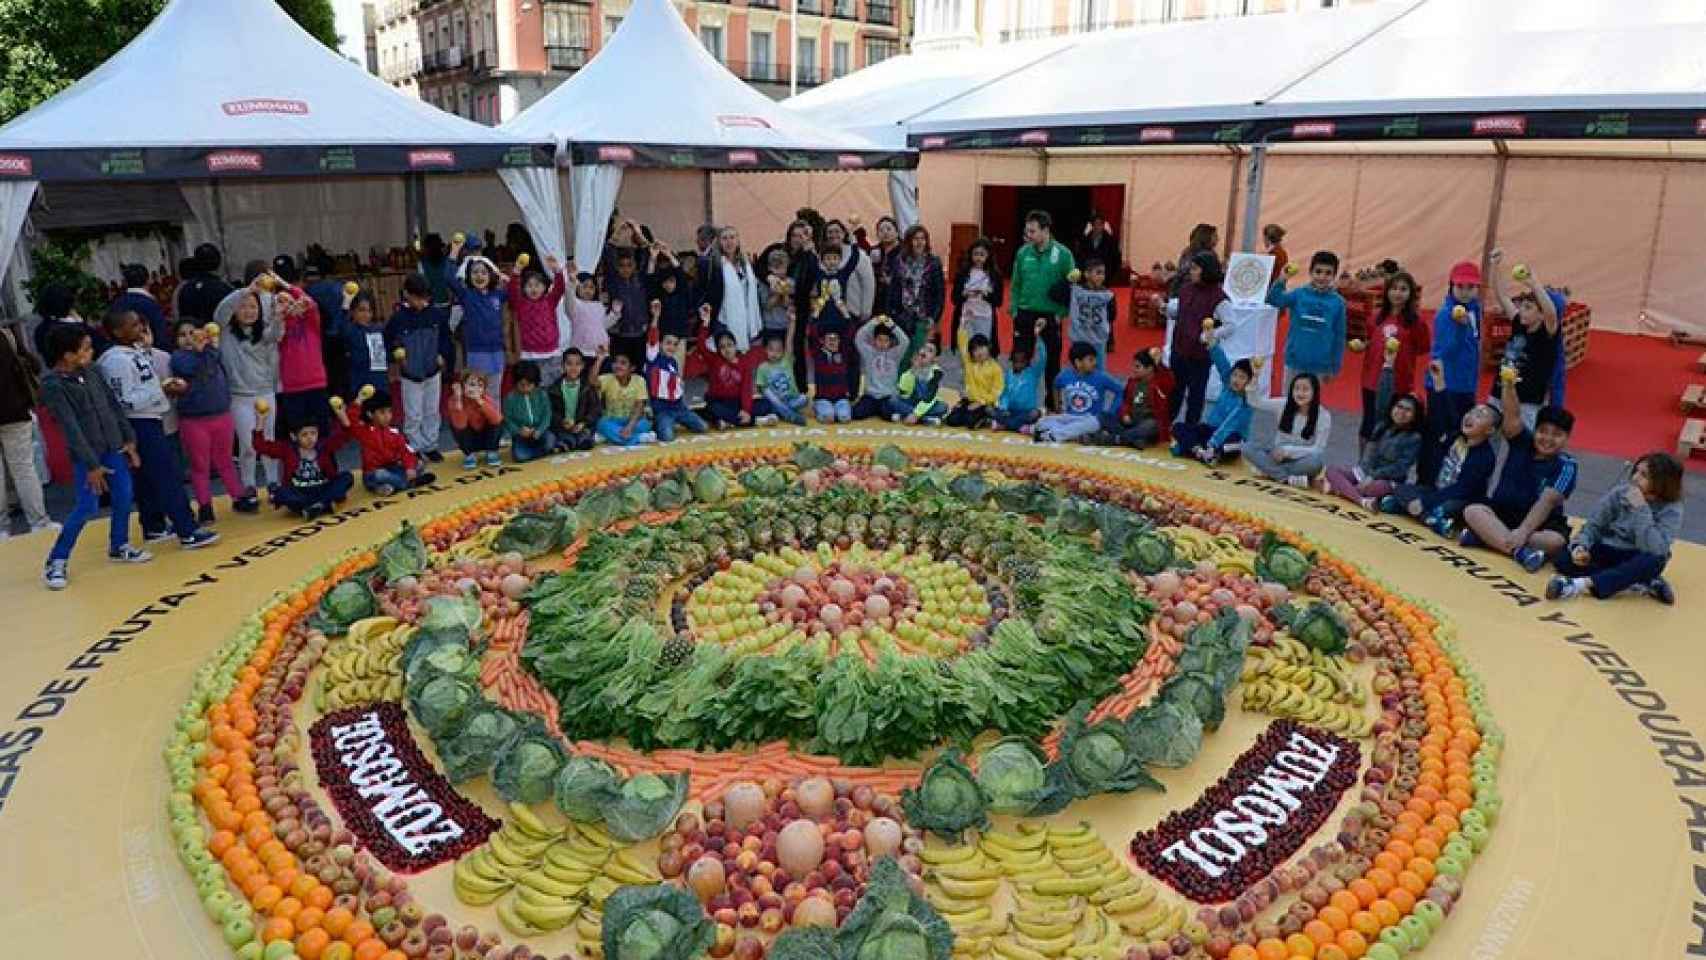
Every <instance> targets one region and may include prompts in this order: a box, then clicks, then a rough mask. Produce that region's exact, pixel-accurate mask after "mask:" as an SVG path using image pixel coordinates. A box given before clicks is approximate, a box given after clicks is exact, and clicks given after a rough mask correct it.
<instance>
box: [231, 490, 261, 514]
mask: <svg viewBox="0 0 1706 960" xmlns="http://www.w3.org/2000/svg"><path fill="white" fill-rule="evenodd" d="M231 509H232V511H233V512H236V513H260V512H261V501H260V500H258V499H256V497H255V495H254V494H253V493H250V494H248V495H247V496H242V497H238V498H237V499H235V500H233V501H231Z"/></svg>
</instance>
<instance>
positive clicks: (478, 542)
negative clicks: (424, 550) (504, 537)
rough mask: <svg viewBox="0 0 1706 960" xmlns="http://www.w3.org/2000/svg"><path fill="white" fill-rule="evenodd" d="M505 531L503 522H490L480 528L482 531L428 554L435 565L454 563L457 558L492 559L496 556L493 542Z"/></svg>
mask: <svg viewBox="0 0 1706 960" xmlns="http://www.w3.org/2000/svg"><path fill="white" fill-rule="evenodd" d="M502 532H503V525H502V524H497V523H494V524H488V525H486V526H484V527H481V528H480V532H479V533H476V534H474V535H473V536H471V537H469V538H468V539H466V540H459V541H457V542H456V543H453V544H451V545H450V547H449V548H448V549H445V550H442V551H440V550H434V551H430V552H429V554H428V560H429V562H431V563H432V564H433V565H434V566H439V565H442V564H445V563H454V562H456V561H457V560H490V559H491V558H492V557H494V556H496V555H497V554H496V552H495V551H493V550H492V542H493V541H495V540H497V538H498V534H500V533H502Z"/></svg>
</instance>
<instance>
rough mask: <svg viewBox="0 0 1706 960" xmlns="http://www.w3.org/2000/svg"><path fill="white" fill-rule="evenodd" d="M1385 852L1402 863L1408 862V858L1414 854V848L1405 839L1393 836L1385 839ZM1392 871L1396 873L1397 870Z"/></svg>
mask: <svg viewBox="0 0 1706 960" xmlns="http://www.w3.org/2000/svg"><path fill="white" fill-rule="evenodd" d="M1386 852H1387V853H1390V854H1392V855H1393V856H1395V857H1397V858H1398V862H1399V863H1401V864H1402V863H1407V862H1409V860H1410V858H1411V857H1413V856H1415V855H1416V848H1415V847H1412V846H1410V844H1409V843H1407V842H1406V841H1403V840H1399V839H1397V838H1396V837H1394V838H1393V839H1391V840H1388V841H1386ZM1393 872H1394V873H1396V872H1397V871H1393Z"/></svg>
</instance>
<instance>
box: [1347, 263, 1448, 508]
mask: <svg viewBox="0 0 1706 960" xmlns="http://www.w3.org/2000/svg"><path fill="white" fill-rule="evenodd" d="M1419 293H1420V291H1418V290H1417V289H1416V279H1415V278H1414V277H1412V276H1410V275H1409V274H1408V273H1405V272H1404V271H1402V270H1400V271H1398V272H1397V273H1394V274H1393V275H1392V276H1390V277H1388V278H1386V291H1385V292H1384V293H1383V294H1382V295H1381V298H1380V310H1379V311H1378V312H1377V313H1376V314H1375V317H1374V322H1373V324H1371V325H1370V331H1369V342H1368V343H1367V344H1361V343H1360V341H1359V342H1358V343H1357V344H1353V346H1358V347H1359V349H1361V350H1362V351H1363V355H1362V426H1361V427H1360V428H1358V430H1357V436H1358V438H1359V439H1361V441H1362V443H1363V445H1364V446H1367V445H1368V444H1369V443H1371V442H1373V440H1374V435H1375V433H1376V432H1378V431H1379V430H1380V429H1381V428H1382V427H1383V426H1385V424H1386V423H1387V418H1386V412H1387V411H1386V408H1387V406H1388V403H1389V402H1390V398H1391V397H1404V396H1408V395H1410V394H1411V392H1412V391H1414V390H1415V385H1416V362H1417V361H1418V360H1420V359H1421V358H1422V357H1425V356H1427V355H1428V350H1429V348H1431V347H1432V346H1433V337H1432V335H1431V334H1430V333H1429V331H1428V325H1427V324H1425V323H1423V322H1422V319H1421V316H1420V315H1419V314H1418V313H1417V305H1418V301H1419V300H1420V297H1419V296H1418V294H1419ZM1394 348H1396V349H1394ZM1388 370H1390V371H1391V372H1392V389H1391V390H1390V391H1388V394H1387V399H1385V400H1383V399H1381V397H1380V381H1381V380H1382V379H1384V378H1385V377H1386V371H1388ZM1383 493H1384V491H1383Z"/></svg>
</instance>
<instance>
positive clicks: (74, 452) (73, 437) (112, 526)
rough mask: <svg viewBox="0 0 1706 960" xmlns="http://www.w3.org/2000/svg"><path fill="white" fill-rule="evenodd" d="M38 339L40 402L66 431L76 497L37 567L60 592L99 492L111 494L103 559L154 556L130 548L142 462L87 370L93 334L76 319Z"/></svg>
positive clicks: (113, 403) (103, 385)
mask: <svg viewBox="0 0 1706 960" xmlns="http://www.w3.org/2000/svg"><path fill="white" fill-rule="evenodd" d="M41 342H42V344H43V350H44V351H45V353H44V356H43V358H42V359H44V360H45V361H47V364H48V367H49V369H48V372H47V375H46V376H44V377H43V378H42V384H41V397H42V404H43V405H44V406H46V407H47V408H48V410H50V411H52V412H53V418H54V420H55V421H57V422H58V423H59V428H60V431H61V432H62V433H63V434H64V435H65V449H66V452H67V453H68V454H70V457H71V481H72V489H73V490H75V491H76V494H77V502H76V504H75V505H74V506H73V507H72V508H71V513H70V514H69V515H67V516H66V518H65V521H64V523H63V524H62V525H61V526H60V528H59V536H58V537H57V538H56V539H55V540H54V541H53V549H51V550H49V551H48V554H47V564H46V565H45V566H44V567H43V568H42V583H43V584H44V585H46V587H47V588H48V589H49V590H64V589H65V588H66V587H67V586H68V585H70V582H71V578H70V573H69V567H70V564H71V550H72V548H73V547H75V546H76V545H77V537H78V536H79V535H80V534H82V532H83V526H84V525H85V524H87V523H88V522H89V521H90V520H91V519H93V518H94V517H96V516H97V515H99V514H100V512H101V496H102V495H103V494H110V495H111V497H112V517H111V519H110V520H109V521H108V524H107V526H108V533H107V559H109V560H111V561H113V562H114V563H147V562H148V561H150V560H152V559H154V557H153V555H152V554H150V553H148V551H146V550H138V549H137V548H136V547H133V546H131V545H130V508H131V482H130V471H131V468H133V467H136V466H138V465H139V463H140V461H139V460H138V458H137V455H136V435H135V433H134V432H133V431H132V430H131V427H130V421H129V420H127V419H125V415H124V408H122V407H120V406H119V402H118V398H117V397H115V396H113V392H112V388H110V387H108V386H107V381H106V379H105V378H104V377H102V376H101V375H100V374H98V373H96V372H94V371H92V370H90V369H89V366H90V364H91V363H92V362H93V361H94V358H95V349H94V340H93V338H91V337H90V335H89V331H88V329H87V328H86V327H85V326H84V325H83V324H81V323H56V324H54V325H53V326H52V327H51V328H50V329H49V330H48V331H47V333H46V334H45V335H44V336H43V337H42V341H41Z"/></svg>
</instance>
